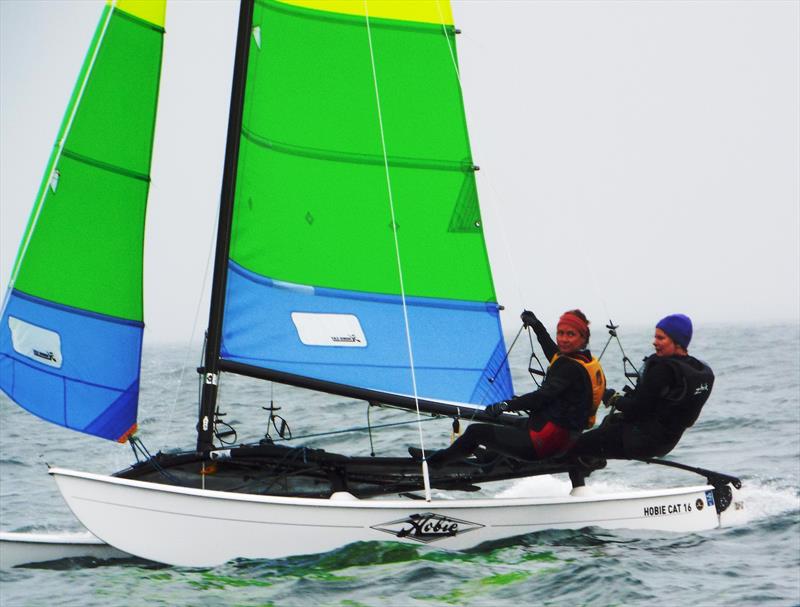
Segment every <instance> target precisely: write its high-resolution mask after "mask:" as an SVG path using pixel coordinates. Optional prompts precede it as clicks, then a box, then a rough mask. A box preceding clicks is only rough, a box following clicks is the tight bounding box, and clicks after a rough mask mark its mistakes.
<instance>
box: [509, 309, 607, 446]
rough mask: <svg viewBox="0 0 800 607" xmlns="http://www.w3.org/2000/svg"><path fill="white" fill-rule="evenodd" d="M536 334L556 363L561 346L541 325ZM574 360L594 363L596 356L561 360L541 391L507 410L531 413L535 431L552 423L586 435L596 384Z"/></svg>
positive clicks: (514, 402)
mask: <svg viewBox="0 0 800 607" xmlns="http://www.w3.org/2000/svg"><path fill="white" fill-rule="evenodd" d="M533 330H534V332H535V333H536V338H537V339H538V341H539V345H540V346H541V347H542V350H543V351H544V355H545V356H546V357H547V360H552V359H553V357H554V356H555V355H556V354H557V353H558V346H557V345H556V344H555V342H554V341H553V339H552V338H551V337H550V334H549V333H548V332H547V329H545V327H544V325H543V324H542V323H541V322H539V321H537V322H536V323H535V324H534V325H533ZM573 358H574V359H582V360H583V361H584V362H590V361H591V360H592V355H591V353H590V352H589V351H588V350H582V351H580V352H576V353H575V354H571V355H568V356H559V357H557V358H556V360H555V361H554V362H553V364H552V365H550V367H548V369H547V375H546V376H545V378H544V381H543V382H542V385H541V387H540V388H539V389H538V390H536V391H535V392H531V393H530V394H525V395H524V396H520V397H517V398H514V399H512V400H511V401H509V403H508V405H509V406H508V409H507V410H508V411H522V410H526V411H530V413H531V418H530V424H531V426H532V427H534V428H538V427H541V426H543V425H544V424H546V423H547V422H548V421H552V422H553V423H555V424H557V425H558V426H561V427H562V428H566V429H567V430H570V431H574V432H581V431H583V429H584V428H586V423H587V420H588V418H589V417H590V415H591V407H592V384H591V381H590V380H589V376H588V374H587V372H586V370H585V369H584V367H583V365H581V364H575V360H571V359H573Z"/></svg>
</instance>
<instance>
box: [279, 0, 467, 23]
mask: <svg viewBox="0 0 800 607" xmlns="http://www.w3.org/2000/svg"><path fill="white" fill-rule="evenodd" d="M280 1H281V2H283V3H284V4H291V5H294V6H301V7H303V8H310V9H314V10H319V11H327V12H329V13H342V14H345V15H358V16H361V17H363V16H364V15H366V14H367V11H369V16H370V17H375V18H381V19H396V20H399V21H417V22H420V23H435V24H444V25H452V24H453V10H452V8H451V7H450V0H280Z"/></svg>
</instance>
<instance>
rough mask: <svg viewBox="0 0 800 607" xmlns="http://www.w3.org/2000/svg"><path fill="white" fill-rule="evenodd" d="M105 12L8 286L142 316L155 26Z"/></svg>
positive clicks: (157, 48)
mask: <svg viewBox="0 0 800 607" xmlns="http://www.w3.org/2000/svg"><path fill="white" fill-rule="evenodd" d="M105 10H106V12H108V11H112V9H111V8H110V7H106V9H105ZM105 17H106V15H105V13H104V16H103V17H102V18H101V21H100V24H101V25H100V26H99V27H98V31H97V33H96V35H95V40H94V41H93V44H92V48H91V49H90V51H89V53H88V54H87V59H86V62H85V64H84V67H83V71H82V73H81V76H80V78H79V80H78V86H76V88H75V91H74V93H73V96H72V99H71V101H70V106H69V108H68V109H67V112H66V115H65V118H64V123H63V124H62V127H61V131H60V133H59V136H58V139H57V141H56V145H55V149H54V152H53V158H52V159H51V162H54V163H55V164H54V165H52V166H51V167H50V168H49V170H48V173H47V175H46V176H45V179H44V181H43V183H42V191H41V192H40V195H39V201H38V206H37V208H35V209H34V212H33V213H32V216H31V218H32V219H31V223H32V225H29V227H28V232H27V234H26V236H25V238H24V239H23V243H22V245H21V249H20V255H18V261H17V264H18V267H17V268H16V280H15V284H14V287H15V288H16V289H18V290H20V291H23V292H25V293H28V294H30V295H35V296H37V297H41V298H44V299H47V300H49V301H54V302H58V303H60V304H64V305H69V306H73V307H76V308H80V309H83V310H90V311H92V312H98V313H101V314H107V315H110V316H114V317H118V318H124V319H128V320H138V321H141V320H142V307H143V306H142V250H143V239H144V221H145V207H146V200H147V193H148V189H149V182H150V177H149V175H150V160H151V156H152V145H153V143H152V142H153V133H154V128H155V112H156V101H157V97H158V84H159V74H160V69H161V51H162V48H161V47H162V34H163V28H162V27H160V26H158V25H156V24H153V23H150V22H147V21H144V20H142V19H139V18H137V17H135V16H133V15H131V14H129V13H127V12H124V11H121V10H114V11H113V12H112V14H111V15H110V18H109V19H107V20H106V19H105ZM101 41H102V44H100V42H101ZM89 71H90V73H89V74H88V75H89V77H88V78H87V77H86V76H87V72H89ZM33 222H35V224H34V223H33ZM31 228H35V229H33V230H32V229H31ZM20 262H22V263H20Z"/></svg>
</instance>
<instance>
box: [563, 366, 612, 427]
mask: <svg viewBox="0 0 800 607" xmlns="http://www.w3.org/2000/svg"><path fill="white" fill-rule="evenodd" d="M560 357H561V354H559V353H558V352H556V353H555V354H554V355H553V358H552V359H550V364H551V365H552V364H553V363H554V362H556V360H558V359H559V358H560ZM564 358H568V359H569V360H573V361H575V362H576V363H578V364H579V365H580V366H582V367H583V368H584V369H585V370H586V374H587V375H588V377H589V385H590V386H591V389H592V404H591V406H590V407H589V417H588V418H587V419H586V429H587V430H588V429H589V428H591V427H592V426H594V422H595V418H596V417H597V408H598V407H599V406H600V403H601V402H602V400H603V392H605V391H606V376H605V373H603V367H601V366H600V361H599V360H597V359H596V358H594V357H592V359H591V360H589V361H585V360H581V359H580V358H575V357H572V356H566V357H564Z"/></svg>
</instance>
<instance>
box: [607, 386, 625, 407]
mask: <svg viewBox="0 0 800 607" xmlns="http://www.w3.org/2000/svg"><path fill="white" fill-rule="evenodd" d="M620 398H622V394H620V393H619V392H617V391H616V390H611V389H608V390H606V391H605V392H603V403H604V404H605V406H606V407H613V406H615V405H616V403H617V401H618V400H619V399H620Z"/></svg>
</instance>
